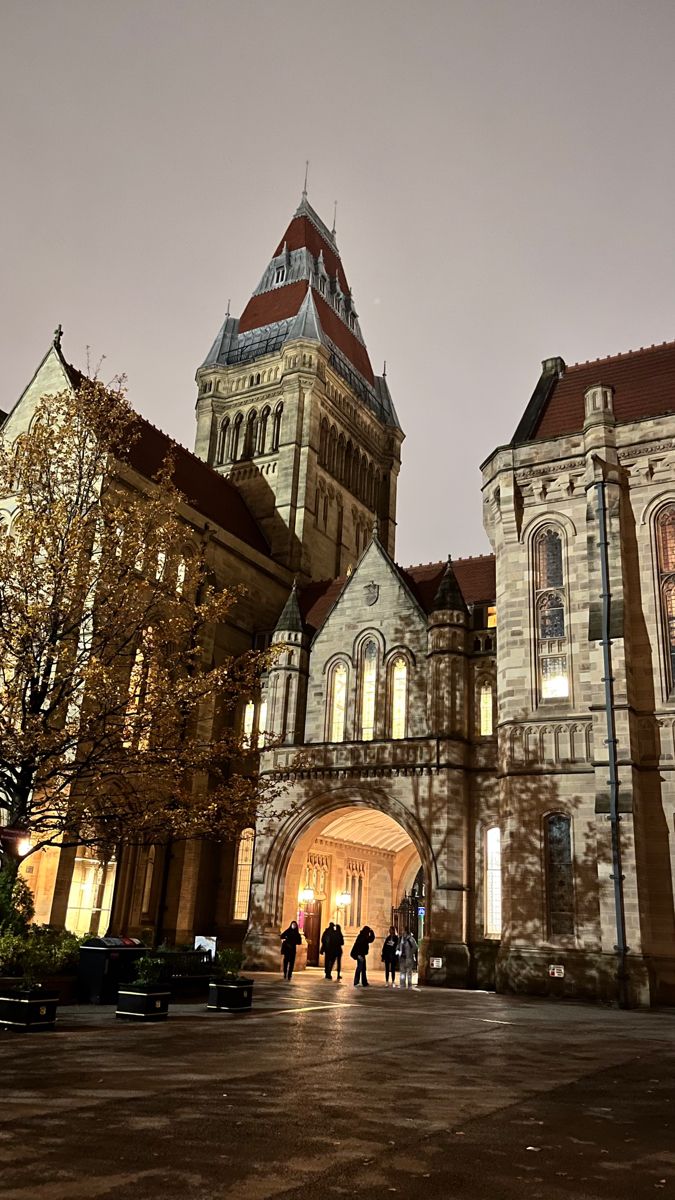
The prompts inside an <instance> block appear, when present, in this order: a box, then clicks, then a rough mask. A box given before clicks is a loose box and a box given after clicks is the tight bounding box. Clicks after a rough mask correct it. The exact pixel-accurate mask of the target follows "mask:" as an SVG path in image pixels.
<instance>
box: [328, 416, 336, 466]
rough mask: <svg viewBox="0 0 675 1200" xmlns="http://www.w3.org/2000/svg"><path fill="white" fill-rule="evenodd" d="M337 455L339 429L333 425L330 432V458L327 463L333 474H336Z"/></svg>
mask: <svg viewBox="0 0 675 1200" xmlns="http://www.w3.org/2000/svg"><path fill="white" fill-rule="evenodd" d="M336 456H337V429H336V428H335V426H334V425H331V427H330V433H329V434H328V460H327V464H326V465H327V467H328V470H329V471H330V473H331V475H334V474H335V459H336Z"/></svg>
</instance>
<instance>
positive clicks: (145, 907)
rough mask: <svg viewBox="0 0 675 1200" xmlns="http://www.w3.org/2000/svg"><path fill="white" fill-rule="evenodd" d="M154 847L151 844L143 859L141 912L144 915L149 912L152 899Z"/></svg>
mask: <svg viewBox="0 0 675 1200" xmlns="http://www.w3.org/2000/svg"><path fill="white" fill-rule="evenodd" d="M155 855H156V851H155V847H154V846H151V847H150V849H149V850H148V854H147V858H146V860H145V873H144V876H143V898H142V900H141V913H143V914H144V915H146V914H149V913H150V901H151V900H152V877H153V875H154V873H155Z"/></svg>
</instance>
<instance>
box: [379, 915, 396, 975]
mask: <svg viewBox="0 0 675 1200" xmlns="http://www.w3.org/2000/svg"><path fill="white" fill-rule="evenodd" d="M397 956H398V934H397V933H396V930H395V929H394V926H393V925H390V926H389V933H388V934H387V936H386V938H385V939H384V943H383V945H382V962H383V963H384V983H385V987H389V976H390V975H391V986H392V987H396V960H397Z"/></svg>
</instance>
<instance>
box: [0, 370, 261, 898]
mask: <svg viewBox="0 0 675 1200" xmlns="http://www.w3.org/2000/svg"><path fill="white" fill-rule="evenodd" d="M138 434H139V430H138V418H137V417H136V416H135V414H134V412H133V410H132V409H131V407H130V405H129V403H128V401H127V399H126V396H125V394H124V390H123V388H122V387H115V388H112V389H111V388H106V387H104V386H103V385H102V384H101V383H99V382H96V381H91V380H83V381H82V382H81V383H80V385H79V386H78V387H77V388H75V389H73V390H69V391H67V392H64V393H62V394H59V395H55V396H47V397H44V398H43V399H42V401H41V402H40V404H39V405H38V407H37V409H36V411H35V414H34V416H33V419H32V421H31V425H30V430H29V432H27V433H24V434H22V435H20V436H19V437H18V438H17V439H16V440H15V441H14V442H13V443H10V442H9V441H7V440H5V441H4V442H2V441H0V516H1V517H2V521H1V524H0V842H1V848H2V869H1V871H0V893H4V895H5V897H7V895H8V894H9V892H8V889H10V890H11V888H12V886H13V881H14V879H15V878H16V874H17V871H18V868H19V865H20V863H21V862H22V861H23V860H24V859H25V858H26V857H27V856H29V855H33V854H35V853H36V852H38V851H39V850H41V849H42V848H43V847H46V846H52V845H61V846H65V845H71V846H72V845H74V844H79V845H82V844H83V845H90V846H96V847H97V848H98V849H99V851H100V852H102V853H103V855H109V854H110V853H111V852H112V851H113V850H114V849H116V848H117V847H119V846H120V845H123V844H129V843H133V842H136V843H144V844H149V843H152V842H156V841H164V840H165V839H167V838H181V837H208V836H214V837H224V836H227V835H232V834H234V833H235V832H236V831H237V830H239V829H241V827H242V826H243V825H248V824H251V823H252V822H253V820H254V814H255V812H256V809H258V808H259V806H260V804H261V802H264V795H263V794H262V792H261V787H262V784H261V781H259V779H258V778H257V775H256V771H255V755H254V750H253V748H252V747H248V746H246V745H245V744H244V739H243V738H242V736H241V734H240V733H238V731H237V729H236V727H235V723H234V720H233V717H234V712H235V708H236V707H237V705H238V704H239V703H240V701H241V700H242V699H243V698H249V697H251V696H252V695H253V694H254V693H255V692H256V690H257V689H258V687H259V684H260V676H261V673H262V672H263V671H264V670H265V668H266V666H267V665H268V658H269V656H268V655H267V654H263V653H254V652H250V653H247V654H244V655H242V656H238V657H229V658H225V659H223V658H222V656H220V655H219V652H218V651H217V648H216V633H217V630H218V628H219V627H222V624H223V622H226V621H227V618H228V614H229V613H230V610H231V609H232V606H233V605H235V604H236V602H237V599H238V595H237V593H236V591H223V590H220V591H219V590H217V588H216V586H215V584H214V581H213V578H212V572H211V570H210V567H209V564H208V561H207V556H206V547H205V541H204V538H203V537H200V536H199V535H198V534H197V533H196V531H194V530H192V529H191V528H190V526H189V525H188V524H187V522H186V521H185V519H184V517H182V516H181V512H180V508H181V500H182V497H181V495H180V493H179V492H178V491H177V489H176V488H175V486H174V485H173V483H172V464H171V461H170V460H168V461H166V462H165V463H164V465H163V467H162V469H161V471H160V473H159V474H158V475H157V476H156V477H155V478H154V479H153V480H152V481H149V480H146V479H143V478H142V477H139V476H138V475H136V474H135V473H133V472H132V471H131V469H130V468H129V466H128V464H127V459H128V451H129V447H130V445H131V444H132V443H133V441H134V439H135V438H137V437H138Z"/></svg>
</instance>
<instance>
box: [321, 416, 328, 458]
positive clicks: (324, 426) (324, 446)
mask: <svg viewBox="0 0 675 1200" xmlns="http://www.w3.org/2000/svg"><path fill="white" fill-rule="evenodd" d="M327 453H328V421H327V420H326V418H325V417H324V418H323V420H322V422H321V430H320V433H319V466H321V467H325V465H326V455H327Z"/></svg>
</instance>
